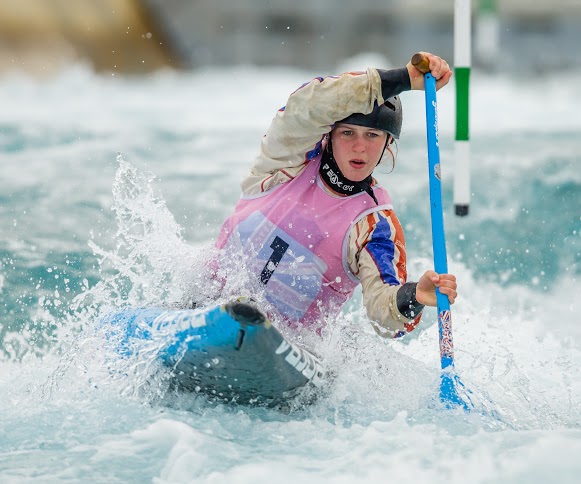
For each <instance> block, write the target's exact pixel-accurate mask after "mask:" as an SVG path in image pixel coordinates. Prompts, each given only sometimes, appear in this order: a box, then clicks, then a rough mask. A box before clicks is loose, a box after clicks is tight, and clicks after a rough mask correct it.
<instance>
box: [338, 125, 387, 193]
mask: <svg viewBox="0 0 581 484" xmlns="http://www.w3.org/2000/svg"><path fill="white" fill-rule="evenodd" d="M388 136H389V135H388V133H386V132H385V131H381V130H379V129H372V128H365V127H363V126H356V125H354V124H344V123H337V124H336V125H335V128H334V129H333V131H332V132H331V140H332V146H333V156H334V157H335V161H336V162H337V165H339V169H340V170H341V173H343V175H344V176H345V177H346V178H348V179H349V180H351V181H354V182H358V181H362V180H365V178H367V177H368V176H369V175H371V173H372V172H373V170H374V169H375V167H376V166H377V163H379V160H380V159H381V155H382V154H383V149H384V148H385V143H386V141H387V137H388Z"/></svg>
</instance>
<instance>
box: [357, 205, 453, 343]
mask: <svg viewBox="0 0 581 484" xmlns="http://www.w3.org/2000/svg"><path fill="white" fill-rule="evenodd" d="M348 263H349V268H350V269H351V272H353V274H355V276H356V277H358V278H359V280H360V281H361V285H362V289H363V305H364V306H365V308H366V310H367V315H368V317H369V319H370V320H371V321H372V322H373V323H374V324H373V327H374V329H375V330H376V331H377V333H378V334H379V335H381V336H383V337H399V336H403V335H404V334H406V333H409V332H410V331H413V330H414V329H415V327H416V326H417V324H418V323H419V321H420V319H421V315H422V310H423V308H424V306H436V292H435V290H436V287H438V288H439V289H440V291H441V292H442V294H446V295H447V296H448V298H449V300H450V304H453V303H454V301H455V299H456V297H457V292H456V289H457V286H456V278H455V276H453V275H452V274H440V275H438V274H437V273H436V272H434V271H431V270H430V271H426V272H425V273H424V274H423V275H422V276H421V277H420V279H419V281H418V282H417V283H415V282H406V281H407V269H406V247H405V239H404V235H403V229H402V227H401V225H400V223H399V221H398V219H397V216H396V215H395V213H394V212H393V210H382V211H379V212H376V213H374V214H371V215H368V216H366V217H364V218H363V219H361V220H360V221H359V222H358V223H357V224H355V226H354V227H353V228H352V230H351V232H350V235H349V247H348Z"/></svg>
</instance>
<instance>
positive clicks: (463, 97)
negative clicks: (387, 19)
mask: <svg viewBox="0 0 581 484" xmlns="http://www.w3.org/2000/svg"><path fill="white" fill-rule="evenodd" d="M471 3H472V2H471V0H455V4H454V78H455V80H456V142H455V145H454V150H455V153H454V154H455V161H456V164H455V170H454V207H455V209H456V215H459V216H465V215H468V207H469V205H470V131H469V121H470V119H469V118H470V116H469V112H468V111H469V109H468V108H469V84H470V67H471V55H470V53H471V34H470V32H471V28H470V24H471V18H470V16H471V12H472V6H471Z"/></svg>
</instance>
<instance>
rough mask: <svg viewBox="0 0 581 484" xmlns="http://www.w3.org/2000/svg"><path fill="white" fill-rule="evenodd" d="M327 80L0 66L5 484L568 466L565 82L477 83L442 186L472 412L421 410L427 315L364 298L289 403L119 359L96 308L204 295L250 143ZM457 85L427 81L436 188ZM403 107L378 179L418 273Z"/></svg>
mask: <svg viewBox="0 0 581 484" xmlns="http://www.w3.org/2000/svg"><path fill="white" fill-rule="evenodd" d="M353 67H360V66H353ZM346 68H347V67H346ZM349 68H351V67H349ZM320 74H325V73H310V72H309V73H305V72H300V71H292V70H285V69H255V68H239V69H235V70H232V69H228V70H226V69H225V70H206V71H200V72H196V73H189V74H174V73H162V74H158V75H155V76H152V77H151V78H147V79H145V78H143V79H118V78H103V77H99V76H96V75H94V74H93V73H91V72H90V71H88V70H87V69H85V68H82V67H79V68H76V69H73V70H70V71H68V72H66V73H64V74H63V75H62V76H60V77H59V78H57V79H54V80H52V81H50V82H44V83H43V82H40V81H35V80H31V79H27V78H22V77H18V76H13V77H8V78H4V79H1V80H0V88H1V89H0V106H2V109H1V110H0V147H1V149H2V151H1V156H2V159H1V162H0V164H1V166H2V176H1V177H0V201H1V203H0V214H1V215H2V216H1V217H0V228H1V234H2V235H1V236H0V251H1V252H0V256H1V259H0V261H1V267H0V297H1V298H2V300H1V301H2V304H1V305H0V307H1V308H3V311H2V313H1V318H2V320H1V324H2V330H1V331H2V332H1V333H0V336H1V339H0V341H2V343H3V348H4V357H3V358H2V359H1V360H0V361H1V362H0V413H1V415H2V417H1V419H0V422H1V423H0V481H1V482H18V483H20V482H60V481H65V480H70V481H73V482H81V481H83V482H157V483H165V482H167V483H170V482H171V483H173V482H205V483H222V482H224V483H231V482H236V483H238V482H240V483H245V482H253V483H257V482H264V483H266V482H272V481H274V480H276V481H277V482H281V483H285V482H296V481H299V482H307V483H308V482H333V483H343V482H344V483H351V482H383V481H385V480H389V481H392V480H393V481H398V480H399V481H404V482H429V483H435V482H451V483H456V482H458V483H460V482H461V483H465V482H471V483H473V482H474V483H517V482H518V483H520V482H527V483H529V482H546V481H547V480H553V481H555V482H559V483H573V482H577V481H578V476H579V475H580V473H581V464H580V463H579V459H578V456H579V455H580V453H581V425H580V424H581V409H580V403H579V402H580V401H581V378H580V370H579V369H580V368H581V352H580V349H579V344H580V342H581V330H580V329H579V328H580V327H581V326H580V323H581V318H580V317H579V314H580V311H581V306H580V304H581V303H580V302H579V296H578V295H579V294H580V289H581V285H580V283H579V277H578V276H579V259H580V257H579V251H580V249H579V248H580V232H581V230H580V229H581V210H580V209H581V171H580V170H579V164H578V163H579V161H580V160H579V154H578V153H579V152H581V141H580V139H579V136H578V133H579V130H580V129H581V116H579V114H578V113H579V112H580V110H581V102H580V101H579V99H578V97H577V96H576V95H575V93H574V92H573V87H572V86H573V85H575V82H577V83H578V82H579V81H581V75H576V76H573V77H575V79H569V82H568V83H567V85H564V83H563V81H562V79H560V78H556V77H555V78H538V79H510V78H508V77H502V76H498V77H489V76H483V75H480V74H478V73H474V75H473V85H472V97H471V99H472V126H471V128H472V129H471V134H472V139H473V141H472V144H473V160H472V161H473V169H472V174H473V191H474V197H473V206H472V207H471V215H470V216H469V217H468V218H467V219H458V218H456V217H454V216H453V215H451V207H450V200H451V194H450V192H449V189H448V191H447V192H446V193H445V197H446V201H447V212H446V223H447V235H448V247H449V262H450V268H451V270H452V271H453V272H454V273H456V274H457V276H458V280H459V286H460V288H459V291H460V297H459V299H458V302H457V304H455V305H454V306H453V308H452V309H453V320H454V338H455V346H456V366H457V369H458V373H459V375H460V377H461V379H462V381H463V382H464V384H465V385H466V386H467V387H468V388H469V389H471V390H472V392H473V398H474V400H475V402H476V403H477V409H478V411H476V412H473V413H471V414H464V413H463V412H462V411H450V410H446V409H442V408H441V407H440V406H439V405H438V403H437V387H438V381H439V353H438V346H437V327H436V325H435V312H434V311H433V310H428V311H426V315H425V316H424V320H423V322H422V324H421V326H420V328H419V331H417V332H416V333H414V334H412V335H410V336H409V337H407V338H406V339H404V340H398V341H384V340H381V339H380V338H379V337H377V336H376V335H375V333H374V331H373V330H372V328H371V326H370V325H369V323H368V322H367V321H366V320H365V317H364V315H363V314H362V313H361V311H360V310H359V309H358V308H357V303H358V301H359V298H356V300H355V301H354V303H353V304H352V305H351V309H350V310H349V311H347V313H346V315H345V317H344V318H343V319H342V320H341V321H339V322H338V323H337V325H336V326H335V327H334V328H333V329H332V330H331V331H330V333H329V334H328V335H327V337H326V339H325V341H323V342H322V343H321V344H320V345H319V348H318V350H319V352H320V353H321V354H322V355H323V357H324V358H325V360H326V361H327V362H328V364H329V365H330V366H332V367H333V368H334V369H335V370H337V371H338V377H337V380H336V381H335V383H334V385H333V386H332V388H331V389H330V390H329V393H328V394H327V395H325V396H324V397H322V398H320V399H319V401H318V402H317V403H315V404H314V405H312V406H310V407H308V408H304V409H300V408H299V409H295V410H293V411H291V412H290V413H286V412H281V411H276V410H266V409H249V408H245V407H238V408H232V407H222V406H218V407H215V406H211V405H209V404H208V403H206V402H205V401H204V400H202V399H199V398H194V397H187V396H186V397H184V396H182V397H168V396H167V395H164V393H163V392H164V379H163V372H161V373H160V370H159V369H158V368H157V367H156V366H155V363H154V362H152V361H147V360H143V359H142V360H140V361H130V362H124V363H115V362H114V361H113V362H112V360H111V358H110V355H108V352H107V345H106V343H105V342H106V340H105V338H104V336H103V335H102V334H101V333H102V331H100V330H98V329H96V325H95V323H96V320H97V313H98V310H99V309H98V308H99V305H100V304H112V305H116V304H120V303H121V302H129V303H131V304H160V303H162V302H164V301H167V300H171V301H179V300H183V299H187V297H188V292H189V291H192V290H200V288H201V286H200V283H201V282H202V283H203V281H200V280H198V277H199V276H200V273H199V270H198V268H199V262H200V260H202V259H203V258H204V250H206V247H207V246H208V245H209V244H211V242H212V240H213V238H214V237H215V235H216V233H217V230H218V227H219V224H220V222H221V221H222V220H223V218H224V217H225V216H226V215H227V214H228V213H229V211H230V210H231V208H232V206H233V205H234V203H235V201H236V198H237V196H238V193H239V192H238V182H239V179H240V177H241V176H242V175H243V174H244V173H245V172H246V170H247V169H248V165H249V163H250V161H251V159H252V157H253V155H254V154H255V153H256V150H257V147H258V142H259V139H260V136H261V135H262V133H263V132H264V130H265V129H266V127H267V125H268V123H269V121H270V119H271V118H272V116H273V115H274V113H275V110H276V109H277V108H278V107H280V106H282V105H283V104H284V102H285V99H286V96H287V95H288V94H289V93H290V92H292V91H293V90H294V89H296V87H298V86H299V85H301V84H302V83H303V82H305V81H306V80H308V79H309V78H311V77H313V76H315V75H320ZM567 86H571V87H567ZM540 93H544V95H543V96H539V95H540ZM453 95H454V90H453V86H450V87H448V88H446V89H445V90H443V91H441V92H440V93H439V115H440V118H439V119H440V131H441V133H442V135H443V139H442V157H443V165H444V183H445V185H446V186H448V187H450V186H451V176H452V171H453V158H452V156H453V144H452V136H453V119H454V100H453ZM403 102H404V109H405V120H404V130H403V135H402V139H401V141H400V143H399V147H400V152H399V158H398V164H397V167H396V171H395V172H394V173H393V174H391V175H387V176H386V175H379V176H380V178H381V181H382V183H384V184H385V185H386V186H387V187H388V188H389V189H390V191H391V194H392V197H393V198H394V201H395V205H396V209H397V211H398V213H399V216H400V219H401V220H402V223H403V225H404V228H405V229H406V234H407V239H408V246H409V251H410V256H409V257H410V273H411V274H410V275H411V277H412V278H413V277H414V276H415V277H417V276H418V275H419V274H420V273H421V272H422V271H423V270H425V269H426V268H427V267H429V266H430V257H431V251H430V234H429V218H428V200H427V176H426V173H425V170H426V167H425V164H426V160H425V140H424V136H425V135H424V131H423V130H424V125H423V123H424V117H423V95H422V93H408V94H404V97H403ZM117 152H122V153H123V156H124V158H125V160H126V163H122V164H121V165H120V164H119V163H118V162H117ZM148 173H149V174H151V175H149V174H148ZM112 207H114V208H115V211H112V210H111V208H112ZM145 235H147V236H145ZM89 244H90V245H89ZM94 251H96V252H97V254H96V255H95V254H94ZM99 261H101V265H99ZM57 276H58V278H57ZM65 281H68V282H65ZM87 288H88V289H89V290H87ZM83 294H85V296H83ZM71 305H72V307H73V308H72V309H71V308H70V306H71Z"/></svg>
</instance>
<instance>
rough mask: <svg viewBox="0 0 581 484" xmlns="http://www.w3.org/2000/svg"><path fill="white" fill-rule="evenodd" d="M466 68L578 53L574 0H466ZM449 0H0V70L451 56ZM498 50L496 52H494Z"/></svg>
mask: <svg viewBox="0 0 581 484" xmlns="http://www.w3.org/2000/svg"><path fill="white" fill-rule="evenodd" d="M472 10H473V32H472V35H473V49H472V50H473V65H474V66H476V67H477V66H490V67H494V68H499V69H508V68H510V66H511V65H513V64H514V63H516V65H518V66H519V68H523V67H527V68H530V69H533V70H535V71H546V70H550V69H554V68H557V67H561V66H565V65H567V64H569V65H570V64H571V63H575V64H578V63H579V62H580V61H581V49H580V48H579V47H580V46H581V1H579V0H551V1H547V0H536V1H531V0H504V1H503V0H473V1H472ZM453 22H454V2H453V0H446V1H439V2H434V1H431V0H359V1H357V2H353V1H347V0H293V1H288V0H236V1H232V0H197V1H188V0H75V1H70V0H18V1H14V0H0V73H2V72H7V71H13V70H23V71H26V72H29V73H33V74H35V75H50V74H52V73H54V72H55V71H59V70H60V69H62V68H63V67H64V66H67V65H69V64H70V63H74V62H77V63H78V62H85V63H88V64H90V65H91V66H93V68H94V69H95V70H96V71H99V72H102V71H104V72H119V73H147V72H152V71H155V70H158V69H160V68H167V67H169V68H175V69H195V68H198V67H201V66H221V65H237V64H251V65H284V66H293V67H300V68H308V69H313V68H316V69H320V70H327V69H330V68H333V67H335V66H336V65H338V63H339V62H340V61H341V59H344V58H348V57H352V56H356V55H357V54H359V53H364V52H378V53H381V54H383V55H384V56H386V57H387V58H388V59H389V60H390V61H391V62H392V63H393V64H394V65H401V64H402V63H404V62H406V61H407V60H408V59H409V56H410V54H412V53H414V52H415V51H417V50H420V49H424V50H425V49H426V47H427V48H428V49H429V50H431V51H432V52H437V53H439V54H440V55H442V56H445V57H446V58H447V59H449V60H453V32H454V23H453ZM500 51H501V52H502V55H500V56H499V55H498V54H499V52H500Z"/></svg>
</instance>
